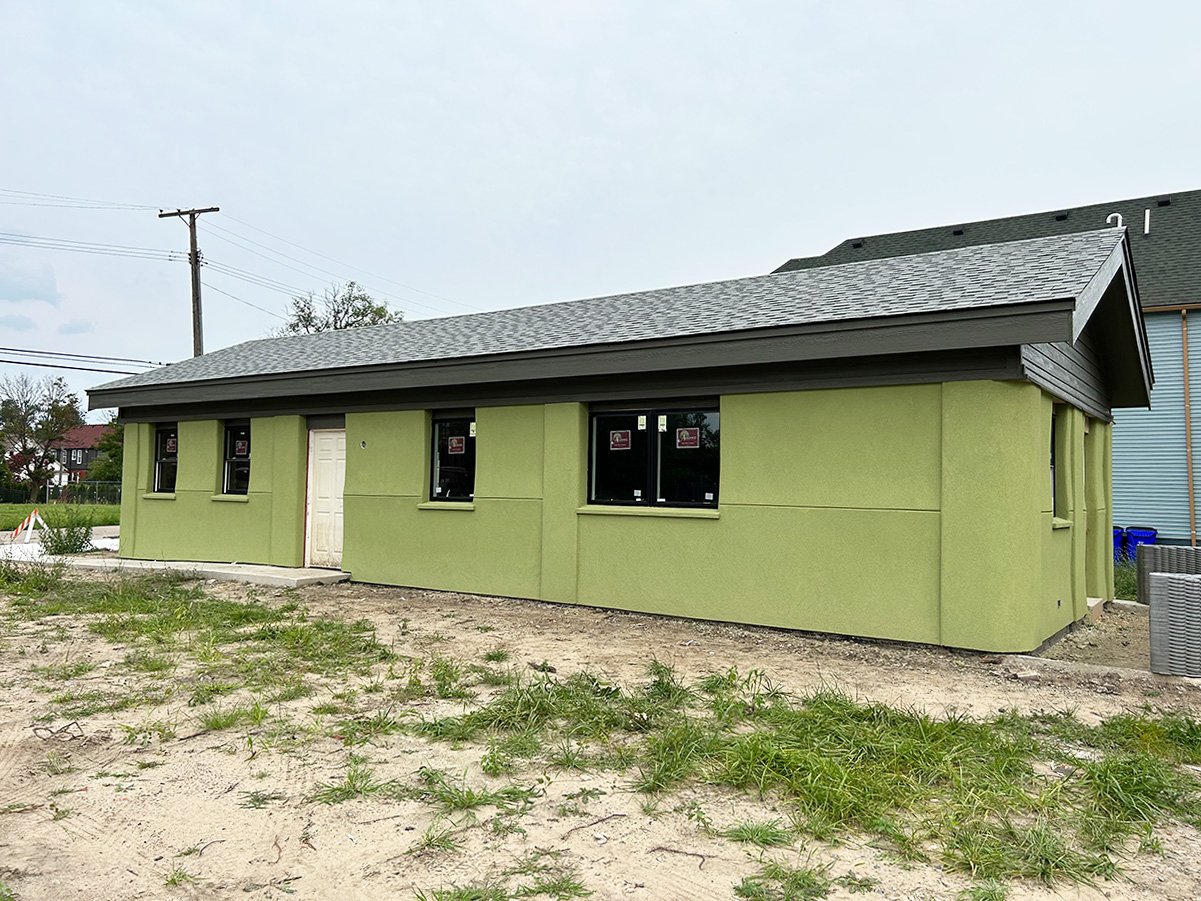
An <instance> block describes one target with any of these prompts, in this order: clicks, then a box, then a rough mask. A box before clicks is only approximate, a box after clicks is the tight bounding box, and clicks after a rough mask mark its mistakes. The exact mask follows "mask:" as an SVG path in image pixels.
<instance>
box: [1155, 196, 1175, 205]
mask: <svg viewBox="0 0 1201 901" xmlns="http://www.w3.org/2000/svg"><path fill="white" fill-rule="evenodd" d="M1155 205H1156V206H1171V205H1172V198H1171V197H1164V198H1162V199H1160V200H1157V201H1155Z"/></svg>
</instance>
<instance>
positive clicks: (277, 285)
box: [204, 260, 309, 297]
mask: <svg viewBox="0 0 1201 901" xmlns="http://www.w3.org/2000/svg"><path fill="white" fill-rule="evenodd" d="M204 265H205V266H206V267H208V268H210V269H212V271H214V272H220V273H221V274H222V275H228V276H230V277H231V278H236V279H239V280H241V281H244V282H247V283H249V284H251V285H254V286H255V287H258V288H267V289H268V290H270V291H278V292H279V293H280V294H287V295H288V296H289V297H295V296H297V295H304V294H308V293H309V292H308V290H307V289H305V288H298V287H297V286H296V285H289V284H288V283H287V282H281V281H278V280H276V279H273V278H268V277H267V276H265V275H259V274H258V273H255V272H250V271H249V270H247V269H239V268H238V267H237V266H230V265H229V264H228V263H221V262H218V261H216V260H205V261H204Z"/></svg>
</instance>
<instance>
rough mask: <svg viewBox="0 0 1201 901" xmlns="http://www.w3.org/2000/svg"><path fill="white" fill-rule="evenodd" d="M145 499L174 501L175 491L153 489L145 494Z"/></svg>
mask: <svg viewBox="0 0 1201 901" xmlns="http://www.w3.org/2000/svg"><path fill="white" fill-rule="evenodd" d="M142 500H144V501H173V500H175V492H174V491H152V492H150V493H149V494H143V495H142Z"/></svg>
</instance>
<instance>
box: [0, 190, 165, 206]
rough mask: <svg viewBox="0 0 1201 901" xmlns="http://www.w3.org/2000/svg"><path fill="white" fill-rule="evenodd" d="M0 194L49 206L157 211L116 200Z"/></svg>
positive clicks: (41, 194) (5, 191) (8, 192)
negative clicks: (65, 205) (60, 204)
mask: <svg viewBox="0 0 1201 901" xmlns="http://www.w3.org/2000/svg"><path fill="white" fill-rule="evenodd" d="M0 194H11V195H14V196H17V197H28V198H31V202H33V201H38V202H41V201H46V202H48V204H49V205H53V204H54V203H55V202H63V203H75V204H81V205H85V206H89V207H92V208H94V209H114V210H115V209H122V210H157V209H158V207H156V206H150V205H149V204H145V203H127V202H125V201H118V200H95V199H93V198H89V197H72V196H70V195H68V194H43V193H41V192H40V191H18V190H17V189H16V188H0Z"/></svg>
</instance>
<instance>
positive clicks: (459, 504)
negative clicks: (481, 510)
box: [417, 501, 475, 510]
mask: <svg viewBox="0 0 1201 901" xmlns="http://www.w3.org/2000/svg"><path fill="white" fill-rule="evenodd" d="M417 509H418V510H474V509H475V501H425V502H424V503H420V504H418V505H417Z"/></svg>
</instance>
